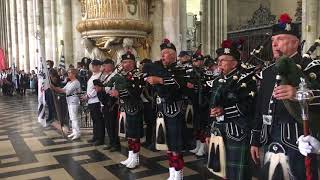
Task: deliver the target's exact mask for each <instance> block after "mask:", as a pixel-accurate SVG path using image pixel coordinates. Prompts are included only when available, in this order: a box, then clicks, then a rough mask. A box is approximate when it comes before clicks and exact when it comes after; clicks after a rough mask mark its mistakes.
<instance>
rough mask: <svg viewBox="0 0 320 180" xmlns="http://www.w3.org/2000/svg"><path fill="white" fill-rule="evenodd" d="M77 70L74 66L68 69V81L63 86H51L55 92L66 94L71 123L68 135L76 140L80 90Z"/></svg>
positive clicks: (78, 131) (77, 137)
mask: <svg viewBox="0 0 320 180" xmlns="http://www.w3.org/2000/svg"><path fill="white" fill-rule="evenodd" d="M76 76H77V70H76V69H74V68H70V69H69V70H68V78H69V80H70V81H68V82H67V84H66V85H65V86H64V87H63V88H60V87H55V86H51V88H52V89H53V90H54V91H55V92H57V93H65V94H66V96H67V104H68V111H69V117H70V121H71V124H72V133H71V134H70V135H68V137H69V138H71V139H72V140H76V139H79V138H80V127H79V117H78V109H79V105H80V99H79V97H78V95H77V93H79V92H80V91H81V90H80V82H79V81H78V79H77V78H76Z"/></svg>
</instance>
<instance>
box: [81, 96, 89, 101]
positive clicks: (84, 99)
mask: <svg viewBox="0 0 320 180" xmlns="http://www.w3.org/2000/svg"><path fill="white" fill-rule="evenodd" d="M80 100H81V101H86V100H88V96H87V95H83V96H81V97H80Z"/></svg>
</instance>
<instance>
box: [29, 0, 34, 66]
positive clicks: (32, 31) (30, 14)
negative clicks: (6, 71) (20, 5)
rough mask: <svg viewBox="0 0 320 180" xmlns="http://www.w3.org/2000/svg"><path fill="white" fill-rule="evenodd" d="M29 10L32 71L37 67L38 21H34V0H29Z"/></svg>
mask: <svg viewBox="0 0 320 180" xmlns="http://www.w3.org/2000/svg"><path fill="white" fill-rule="evenodd" d="M27 9H28V10H27V11H28V15H27V16H28V36H29V44H28V45H29V59H30V63H29V64H30V71H31V70H35V67H36V48H35V43H36V40H35V32H36V31H35V29H36V22H35V21H34V11H35V10H34V7H33V0H27Z"/></svg>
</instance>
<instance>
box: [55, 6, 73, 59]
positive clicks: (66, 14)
mask: <svg viewBox="0 0 320 180" xmlns="http://www.w3.org/2000/svg"><path fill="white" fill-rule="evenodd" d="M57 7H59V8H57V16H58V23H57V26H58V36H57V40H58V42H60V41H61V40H63V41H64V52H65V54H64V56H65V62H66V65H69V64H71V63H72V62H73V57H72V54H73V42H72V7H71V0H57ZM59 47H60V46H59ZM60 54H61V49H59V57H58V59H59V60H58V64H59V61H60Z"/></svg>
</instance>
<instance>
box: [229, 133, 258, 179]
mask: <svg viewBox="0 0 320 180" xmlns="http://www.w3.org/2000/svg"><path fill="white" fill-rule="evenodd" d="M249 147H250V145H249V139H248V137H246V138H245V139H244V140H242V141H234V140H232V139H230V138H227V137H225V149H226V159H227V162H226V169H227V179H230V180H231V179H232V180H248V179H251V178H252V177H251V173H250V166H249V165H250V150H249Z"/></svg>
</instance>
